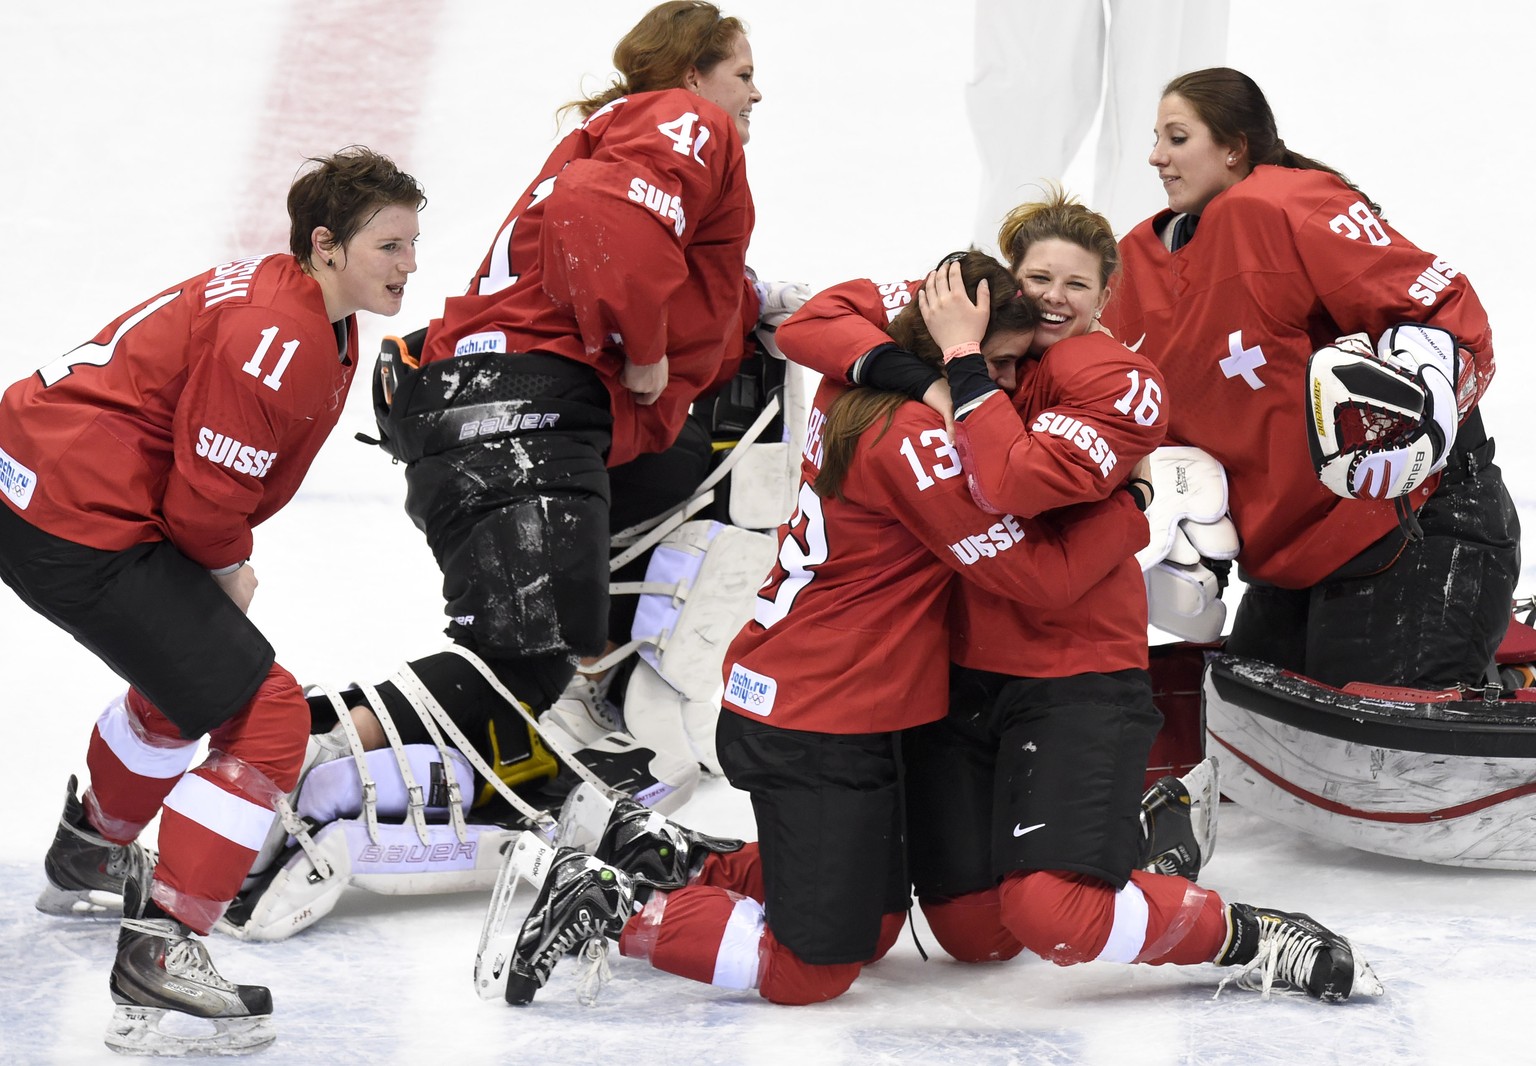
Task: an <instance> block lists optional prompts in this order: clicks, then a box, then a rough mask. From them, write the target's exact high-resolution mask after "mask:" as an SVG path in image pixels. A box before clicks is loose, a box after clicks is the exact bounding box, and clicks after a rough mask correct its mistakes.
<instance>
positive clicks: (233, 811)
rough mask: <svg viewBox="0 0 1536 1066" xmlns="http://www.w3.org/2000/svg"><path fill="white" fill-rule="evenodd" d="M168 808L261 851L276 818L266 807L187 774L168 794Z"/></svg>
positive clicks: (236, 841) (245, 845) (241, 843)
mask: <svg viewBox="0 0 1536 1066" xmlns="http://www.w3.org/2000/svg"><path fill="white" fill-rule="evenodd" d="M165 807H166V809H167V810H172V811H175V812H176V813H177V814H179V815H181V816H182V817H183V818H187V819H190V820H191V821H194V822H196V823H197V824H198V825H200V826H203V827H204V828H206V829H208V830H210V831H212V832H214V833H217V834H218V835H219V836H221V837H223V838H224V839H226V840H230V841H233V842H234V843H236V844H239V845H240V846H241V847H242V848H249V849H250V850H251V851H260V850H261V844H262V841H264V840H266V839H267V830H268V828H270V827H271V825H272V818H273V814H272V812H271V811H270V810H268V809H267V808H266V807H263V806H261V805H260V804H258V803H252V802H251V801H250V800H248V799H246V798H244V797H243V796H237V795H235V794H234V793H233V792H225V791H224V790H223V789H222V788H220V787H219V786H218V785H215V784H213V783H212V782H210V781H208V780H207V779H206V778H202V777H198V776H197V775H196V774H187V775H186V776H185V777H183V778H182V779H181V780H180V781H178V782H176V787H175V788H173V789H171V794H170V795H169V796H167V797H165Z"/></svg>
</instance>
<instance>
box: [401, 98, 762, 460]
mask: <svg viewBox="0 0 1536 1066" xmlns="http://www.w3.org/2000/svg"><path fill="white" fill-rule="evenodd" d="M753 217H754V216H753V205H752V193H751V190H750V189H749V188H748V185H747V171H746V159H745V157H744V156H743V155H742V147H741V138H740V136H739V135H738V134H737V132H736V124H735V122H733V121H732V120H731V119H730V118H729V117H728V116H726V114H725V113H724V112H723V111H721V110H720V109H719V108H718V107H716V106H715V105H714V104H712V103H710V102H709V101H707V100H705V99H703V98H702V97H699V96H695V95H694V94H693V93H691V92H688V91H686V90H683V89H667V90H663V91H660V92H651V93H636V94H635V95H633V96H630V97H626V98H622V99H619V100H615V101H613V102H612V103H610V104H608V105H607V106H605V107H603V108H602V109H600V110H598V111H597V112H595V113H594V114H593V115H592V116H591V117H589V118H588V119H587V120H586V121H585V122H583V123H582V124H581V125H580V126H578V127H577V128H576V129H575V130H573V131H572V132H571V133H570V134H569V135H567V136H566V137H565V138H564V139H563V140H562V141H561V142H560V144H559V145H558V146H557V147H556V148H555V150H554V152H553V153H552V154H551V155H550V157H549V159H548V160H547V161H546V162H545V164H544V167H543V169H542V170H540V172H539V175H538V177H536V178H535V179H534V181H533V183H532V184H531V185H530V186H529V187H528V190H527V192H525V193H524V194H523V195H522V197H521V198H520V199H519V200H518V201H517V204H516V205H515V206H514V208H513V210H512V213H511V214H510V215H508V216H507V219H506V221H505V222H503V223H502V226H501V229H500V231H499V232H498V233H497V234H496V239H495V241H494V242H493V243H492V245H491V249H490V252H489V253H488V254H487V255H486V257H485V259H484V261H483V262H482V263H481V264H480V269H479V270H478V271H477V272H476V274H475V277H474V279H473V280H472V281H471V282H470V285H469V291H468V292H467V293H466V294H465V295H463V296H455V297H450V298H449V299H448V300H447V301H446V302H445V305H444V308H443V317H442V318H441V319H438V320H435V321H434V322H432V324H431V326H430V327H429V329H428V333H427V340H426V346H425V350H424V352H423V361H424V362H435V361H437V360H439V359H449V358H452V357H453V356H455V355H462V354H469V353H479V352H491V351H501V352H528V351H543V352H552V353H554V354H555V355H559V356H563V357H565V358H567V359H572V360H575V361H577V362H581V363H587V364H589V365H591V366H593V367H595V368H596V370H597V373H598V376H599V377H600V378H601V379H602V380H603V383H604V384H605V385H606V386H607V387H608V392H609V394H610V396H611V397H612V410H613V416H614V426H613V446H612V449H611V450H610V452H609V455H608V462H609V465H611V466H617V465H619V464H620V463H624V462H628V461H629V460H630V459H633V458H634V457H635V456H636V455H639V454H642V453H645V452H656V451H661V450H663V449H665V448H666V447H668V446H669V445H671V443H672V442H673V441H674V440H675V439H676V438H677V434H678V431H679V430H680V429H681V428H682V424H683V419H684V418H686V417H687V414H688V405H689V404H691V403H692V402H693V400H694V398H695V397H696V396H698V395H699V393H700V392H701V391H702V390H703V389H705V388H706V387H707V386H708V385H710V384H711V383H712V382H714V381H716V380H717V379H718V378H720V377H721V376H722V364H724V363H726V362H727V361H728V360H731V359H739V358H740V355H741V343H742V317H743V280H742V279H743V277H744V276H745V270H746V250H747V242H748V239H749V238H750V237H751V235H752V223H753ZM754 317H755V316H754ZM626 356H627V357H628V358H629V359H631V360H633V361H634V362H635V363H638V364H642V365H651V364H654V363H657V362H659V361H660V360H661V358H662V357H663V356H666V357H667V361H668V375H669V377H668V383H667V388H666V391H665V392H664V393H663V394H662V396H661V398H660V399H658V400H657V401H656V403H654V404H652V405H650V406H646V407H642V406H640V405H638V404H636V403H635V401H634V399H633V397H632V395H631V393H630V392H629V391H628V390H627V389H625V388H624V387H623V386H622V385H621V384H620V383H619V374H620V372H621V370H622V369H623V364H624V359H625V357H626Z"/></svg>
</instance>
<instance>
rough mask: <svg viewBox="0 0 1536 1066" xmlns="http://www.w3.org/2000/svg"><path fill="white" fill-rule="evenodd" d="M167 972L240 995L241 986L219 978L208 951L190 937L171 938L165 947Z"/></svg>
mask: <svg viewBox="0 0 1536 1066" xmlns="http://www.w3.org/2000/svg"><path fill="white" fill-rule="evenodd" d="M165 972H166V973H168V974H170V975H171V976H173V977H185V978H191V979H193V980H196V981H198V982H200V983H202V984H205V985H208V986H210V987H212V988H217V989H219V990H221V991H224V992H232V993H236V994H238V993H239V990H240V988H239V986H238V985H236V984H233V983H232V982H230V981H226V980H225V979H224V978H223V977H221V976H219V971H217V970H215V969H214V968H213V959H212V958H210V957H209V955H208V949H207V948H205V947H203V945H202V944H200V943H199V942H198V941H196V940H193V939H191V938H190V937H181V938H174V937H173V938H171V939H170V940H168V941H167V942H166V947H165Z"/></svg>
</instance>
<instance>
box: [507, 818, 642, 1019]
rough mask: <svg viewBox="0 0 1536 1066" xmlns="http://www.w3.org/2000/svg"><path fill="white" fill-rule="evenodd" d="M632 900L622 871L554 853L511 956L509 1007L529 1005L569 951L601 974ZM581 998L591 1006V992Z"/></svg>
mask: <svg viewBox="0 0 1536 1066" xmlns="http://www.w3.org/2000/svg"><path fill="white" fill-rule="evenodd" d="M526 835H527V834H525V836H526ZM634 899H635V893H634V886H633V883H632V882H631V881H630V879H629V875H627V874H625V873H624V872H623V871H621V870H616V869H614V868H613V867H612V866H606V865H604V864H603V863H602V862H600V861H598V860H597V859H595V858H593V857H592V856H590V855H583V854H582V853H581V852H579V851H575V850H572V849H570V848H561V849H559V850H558V851H556V852H555V853H554V855H553V857H552V859H551V860H550V862H549V866H548V874H547V875H546V876H545V878H544V884H543V886H542V887H541V888H540V889H539V895H538V898H537V899H535V900H534V903H533V909H532V910H530V911H529V912H528V917H527V918H526V919H524V921H523V927H522V931H521V932H520V933H519V934H518V938H517V946H516V947H515V948H514V949H513V951H512V958H511V960H510V963H509V964H508V967H507V971H508V972H507V987H506V1000H507V1002H508V1003H511V1004H514V1005H516V1006H524V1005H526V1004H528V1003H531V1002H533V996H534V993H535V992H537V991H538V990H539V989H540V988H542V987H543V986H544V984H545V983H546V982H547V981H548V980H549V975H550V973H551V972H552V971H553V970H554V968H555V963H557V962H559V961H560V958H561V956H563V955H565V954H566V953H567V952H570V951H571V950H573V949H578V948H579V949H581V951H582V956H583V961H584V962H586V964H587V965H588V967H589V971H605V970H606V963H607V948H608V943H607V942H608V938H609V937H617V936H618V935H619V932H620V931H621V930H622V929H623V928H624V923H625V922H626V921H627V920H628V919H629V917H630V915H631V914H633V913H634ZM582 998H583V1000H584V1001H588V1002H590V1001H591V1000H592V999H594V998H595V990H588V991H586V992H584V993H583V996H582Z"/></svg>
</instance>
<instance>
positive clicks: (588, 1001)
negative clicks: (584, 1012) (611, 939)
mask: <svg viewBox="0 0 1536 1066" xmlns="http://www.w3.org/2000/svg"><path fill="white" fill-rule="evenodd" d="M581 964H582V969H581V974H580V975H579V976H578V977H577V978H576V1001H577V1002H578V1003H580V1004H581V1005H582V1006H583V1007H591V1006H595V1005H596V1003H597V997H598V996H599V995H600V994H601V993H602V991H603V986H604V985H606V984H607V983H608V981H609V979H610V978H612V977H613V971H612V970H611V969H610V968H609V966H608V938H607V937H604V936H595V937H593V938H592V939H591V940H588V941H587V942H586V943H585V944H583V945H582V948H581Z"/></svg>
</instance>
